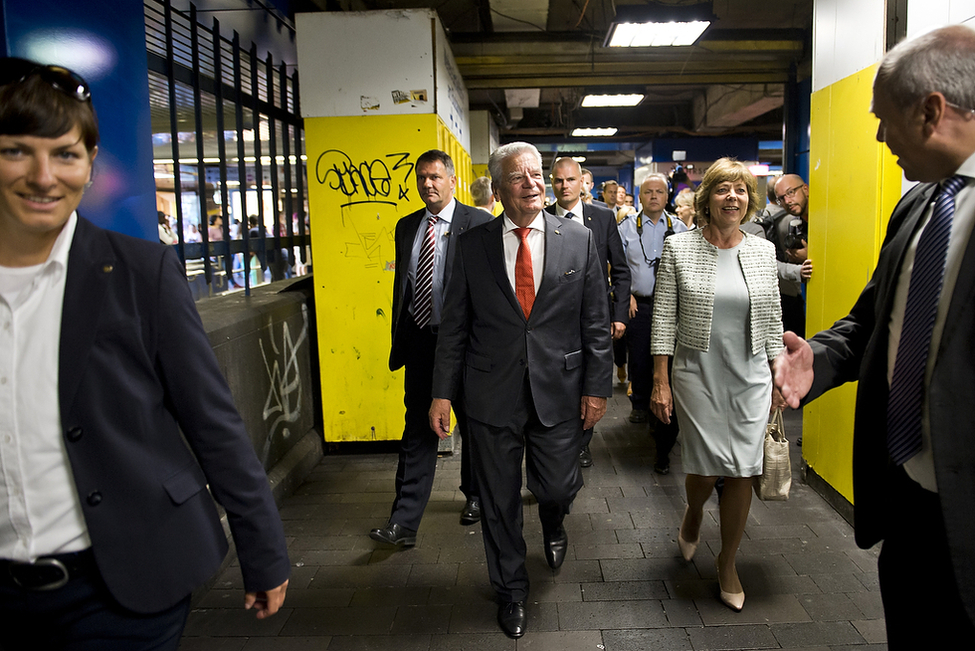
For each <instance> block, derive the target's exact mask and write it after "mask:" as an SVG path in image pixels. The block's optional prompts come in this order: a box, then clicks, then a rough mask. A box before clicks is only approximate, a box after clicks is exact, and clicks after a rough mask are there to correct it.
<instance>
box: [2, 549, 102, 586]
mask: <svg viewBox="0 0 975 651" xmlns="http://www.w3.org/2000/svg"><path fill="white" fill-rule="evenodd" d="M94 570H95V555H94V554H93V553H92V551H91V549H90V548H89V549H85V550H83V551H80V552H73V553H70V554H52V555H50V556H41V557H40V558H38V559H37V560H36V561H34V562H33V563H25V562H22V561H10V560H0V582H2V583H3V584H5V585H8V586H15V587H18V588H21V589H23V590H31V591H43V590H57V589H58V588H61V587H64V586H65V585H67V583H68V581H70V580H71V579H73V578H75V577H78V576H81V575H84V574H91V573H93V571H94Z"/></svg>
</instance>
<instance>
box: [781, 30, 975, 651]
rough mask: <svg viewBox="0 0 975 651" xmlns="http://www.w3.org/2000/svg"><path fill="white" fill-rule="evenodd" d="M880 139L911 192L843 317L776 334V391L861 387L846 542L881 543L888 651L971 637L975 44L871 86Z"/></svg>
mask: <svg viewBox="0 0 975 651" xmlns="http://www.w3.org/2000/svg"><path fill="white" fill-rule="evenodd" d="M872 110H873V113H874V114H875V115H876V116H877V117H878V118H879V119H880V126H879V128H878V130H877V140H879V141H880V142H885V143H887V146H888V148H889V149H890V151H891V153H893V154H894V155H895V156H897V157H898V161H897V163H898V164H899V165H900V166H901V167H902V168H903V169H904V175H905V176H906V177H907V178H908V179H909V180H912V181H920V182H921V183H920V184H918V185H917V186H915V187H914V188H913V189H911V190H910V191H909V192H908V193H907V194H906V195H904V197H903V198H902V199H901V201H900V203H899V204H898V205H897V207H896V208H895V209H894V213H893V214H892V215H891V218H890V222H889V224H888V226H887V236H886V239H885V240H884V244H883V247H882V248H881V250H880V259H879V260H878V261H877V268H876V271H875V272H874V275H873V278H871V280H870V282H869V283H867V286H866V288H864V290H863V293H862V294H860V298H859V299H858V300H857V302H856V304H855V305H854V306H853V309H852V310H851V312H850V314H849V315H848V316H846V317H844V318H842V319H840V320H839V321H837V322H836V323H835V324H833V327H832V328H830V329H829V330H826V331H824V332H821V333H819V334H817V335H815V336H814V337H812V338H811V339H810V340H809V342H808V343H807V342H805V341H804V340H802V339H800V338H799V337H798V336H796V335H795V334H794V333H791V332H787V333H785V337H784V340H785V344H786V351H785V352H783V353H782V354H781V355H780V356H779V358H778V359H776V361H775V383H776V385H777V386H778V387H779V388H780V390H781V391H782V395H783V397H784V398H785V399H786V400H787V401H788V403H789V404H790V405H791V406H792V407H798V406H799V405H800V404H801V401H802V402H808V401H810V400H812V399H814V398H816V397H818V396H819V395H821V394H823V393H824V392H826V391H827V390H829V389H831V388H833V387H835V386H838V385H840V384H843V383H844V382H850V381H853V380H858V381H859V384H858V386H857V399H856V417H855V421H854V430H853V496H854V517H855V524H856V539H857V543H858V544H859V545H860V546H861V547H864V548H867V547H870V546H872V545H874V544H876V543H877V542H879V541H880V540H883V547H882V549H881V551H880V561H879V575H880V592H881V596H882V597H883V602H884V616H885V617H886V620H887V644H888V647H889V648H890V649H892V650H898V649H905V650H907V649H921V648H924V647H925V646H929V645H930V644H931V641H932V628H931V627H932V625H933V626H935V627H936V629H937V637H938V639H944V640H959V642H958V644H963V645H967V644H971V641H972V639H973V638H975V624H973V622H975V518H972V513H971V510H972V505H973V504H975V419H973V410H972V388H973V387H975V349H973V345H975V239H973V238H972V229H973V224H975V31H972V30H971V29H970V28H968V27H962V26H960V25H955V26H951V27H945V28H942V29H938V30H935V31H932V32H928V33H927V34H924V35H922V36H919V37H917V38H915V39H913V40H911V41H907V42H904V43H901V44H899V45H898V46H897V47H895V48H894V49H892V50H891V51H890V52H888V53H887V55H886V56H885V57H884V59H883V60H882V61H881V63H880V66H879V68H878V70H877V76H876V79H875V80H874V86H873V107H872Z"/></svg>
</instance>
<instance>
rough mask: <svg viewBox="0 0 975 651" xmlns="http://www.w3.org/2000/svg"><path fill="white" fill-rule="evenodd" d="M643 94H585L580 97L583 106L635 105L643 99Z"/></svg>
mask: <svg viewBox="0 0 975 651" xmlns="http://www.w3.org/2000/svg"><path fill="white" fill-rule="evenodd" d="M643 97H644V96H643V95H638V94H633V95H586V96H585V97H583V98H582V106H583V108H589V107H593V106H636V105H637V104H639V103H640V102H642V101H643Z"/></svg>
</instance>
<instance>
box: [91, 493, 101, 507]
mask: <svg viewBox="0 0 975 651" xmlns="http://www.w3.org/2000/svg"><path fill="white" fill-rule="evenodd" d="M101 502H102V494H101V493H100V492H98V491H92V492H90V493H88V506H98V505H99V504H101Z"/></svg>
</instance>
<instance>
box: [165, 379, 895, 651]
mask: <svg viewBox="0 0 975 651" xmlns="http://www.w3.org/2000/svg"><path fill="white" fill-rule="evenodd" d="M628 413H629V402H628V400H627V399H626V396H625V394H624V392H623V391H622V388H621V387H619V386H618V387H617V395H616V396H615V397H614V398H613V399H612V400H611V401H610V408H609V412H608V413H607V416H606V417H605V418H604V419H603V421H602V422H601V423H600V424H599V425H597V427H596V432H597V433H596V437H595V439H594V441H593V445H592V450H593V455H594V457H595V465H594V466H593V467H592V468H590V469H587V470H584V471H583V473H584V476H585V480H586V486H585V487H584V488H583V489H582V491H581V492H580V493H579V496H578V498H577V499H576V502H575V505H574V508H573V512H572V514H571V515H570V516H569V517H568V518H567V520H566V528H567V531H568V533H569V550H568V554H567V556H566V561H565V564H564V565H563V566H562V568H561V570H559V571H557V572H553V571H552V570H551V569H549V568H548V566H547V565H546V564H545V560H544V558H543V556H542V535H541V528H540V525H539V523H538V516H537V508H536V506H535V504H534V500H533V499H532V497H531V495H530V494H529V493H528V492H527V491H525V493H524V499H525V539H526V541H527V543H528V550H529V556H528V569H529V573H530V576H531V581H532V587H531V596H530V600H529V630H528V633H527V634H526V635H525V637H523V638H522V639H521V640H518V641H514V640H509V639H508V638H506V637H505V636H504V635H503V634H502V633H501V632H500V631H499V630H498V627H497V624H496V622H495V614H496V605H495V602H494V598H493V594H492V591H491V588H490V585H489V583H488V577H487V570H486V567H485V563H484V549H483V546H482V541H481V534H480V527H479V526H478V525H476V526H473V527H463V526H461V525H460V524H459V523H458V517H459V512H460V509H461V507H462V506H463V504H464V497H463V495H462V494H461V493H460V491H459V490H457V489H456V486H457V484H458V482H459V471H460V461H459V458H458V457H456V456H455V457H446V458H442V459H441V461H440V465H439V468H438V470H437V473H438V474H437V480H436V484H435V486H434V493H433V496H432V498H431V500H430V504H429V505H428V507H427V510H426V514H425V517H424V520H423V525H422V527H421V529H420V532H419V539H418V543H417V546H416V547H415V548H413V549H409V550H405V551H392V550H390V549H387V548H386V547H384V546H382V545H380V544H379V543H375V542H373V541H372V540H370V539H369V537H368V535H367V534H368V532H369V529H371V528H373V527H377V526H380V525H381V524H383V523H384V522H385V520H386V517H387V515H388V512H389V506H390V503H391V500H392V490H393V475H394V472H395V469H396V456H395V454H391V453H378V454H341V453H339V454H333V455H330V456H328V457H326V458H325V459H324V460H323V461H322V463H321V464H320V465H319V466H318V467H317V468H316V469H315V470H314V471H313V472H312V474H311V475H310V476H309V477H308V480H307V481H306V482H305V484H304V485H303V486H302V487H301V488H300V489H299V490H298V493H297V494H296V495H295V496H293V497H290V498H288V499H287V500H286V501H285V502H284V505H283V507H282V510H281V515H282V517H283V518H284V524H285V531H286V533H287V534H288V536H289V543H290V549H291V560H292V563H293V565H294V571H293V574H292V577H291V584H290V587H289V589H288V598H287V602H286V604H285V608H283V609H282V611H281V612H279V613H278V614H277V615H276V616H274V617H272V618H270V619H268V620H266V621H262V622H258V621H257V620H255V619H254V617H253V614H252V613H250V612H246V611H244V610H243V609H242V608H241V607H240V604H241V602H242V600H243V591H242V589H241V588H242V586H241V580H240V574H239V572H238V571H237V569H236V567H231V568H230V569H229V570H228V571H227V572H225V574H224V575H223V576H221V577H220V578H219V579H218V581H217V583H216V585H215V586H214V588H213V589H212V590H211V591H210V592H209V593H207V594H206V595H205V597H204V598H203V599H202V601H201V602H200V603H199V604H198V606H197V608H195V609H194V610H193V612H192V613H191V614H190V618H189V622H188V625H187V627H186V632H185V635H184V638H183V642H182V645H181V647H180V648H181V649H183V650H185V651H190V650H196V649H201V650H207V651H222V650H246V651H258V650H264V649H280V650H282V651H284V650H296V651H297V650H311V649H314V650H316V651H318V650H326V649H327V650H328V651H336V650H342V651H353V650H367V649H383V650H387V649H389V650H393V651H428V650H429V651H434V650H436V651H441V650H442V651H459V650H472V651H474V650H477V651H482V650H483V651H488V650H494V649H505V650H515V649H524V650H527V649H536V650H541V651H548V650H552V651H599V650H605V651H637V650H643V649H648V650H649V649H653V650H654V651H670V650H680V649H693V650H704V649H779V648H783V649H795V650H804V651H826V650H840V649H886V643H885V641H886V637H885V633H884V622H883V609H882V607H881V601H880V593H879V588H878V585H877V558H876V557H877V551H876V550H875V549H874V550H870V551H862V550H859V549H857V547H856V545H855V544H854V542H853V530H852V528H851V527H850V526H849V525H848V524H847V523H846V522H845V521H844V520H843V519H842V518H841V517H839V516H838V515H837V514H836V513H835V512H834V511H833V510H832V509H831V508H830V506H829V505H827V504H826V502H824V501H823V500H822V499H821V498H820V497H819V496H818V495H817V494H816V493H814V492H813V491H812V490H811V489H809V488H808V487H806V486H804V485H802V484H801V483H799V482H798V475H797V474H796V479H795V481H794V483H793V488H792V495H791V498H790V499H789V501H787V502H773V503H765V502H760V501H758V499H755V500H753V502H752V509H751V515H750V517H749V522H748V526H747V528H746V530H745V539H744V540H743V542H742V545H741V551H740V553H739V556H738V571H739V575H740V576H741V580H742V584H743V585H744V588H745V593H746V595H747V600H746V603H745V608H744V610H743V611H742V612H741V613H734V612H732V611H731V610H729V609H728V608H726V607H724V606H723V605H722V604H721V603H720V602H719V601H718V599H717V590H718V589H717V580H716V578H715V570H714V555H715V554H716V553H717V551H718V544H719V543H718V529H717V522H716V519H715V518H716V515H717V512H716V511H717V500H716V498H715V497H714V496H712V498H711V501H710V502H709V503H708V506H707V511H708V513H707V515H706V518H705V527H704V530H703V532H702V545H701V547H700V548H699V549H698V553H697V555H696V556H695V558H694V561H693V562H692V563H684V562H683V560H682V559H681V558H680V555H679V552H678V549H677V542H676V537H677V527H678V525H679V524H680V517H681V514H682V513H683V510H684V503H685V500H684V490H683V474H682V473H681V465H680V446H679V444H678V447H677V449H675V451H674V455H673V463H672V472H671V474H669V475H667V476H660V475H657V474H654V472H653V469H652V466H653V458H654V450H653V443H652V440H651V437H650V435H649V433H648V430H647V427H646V426H645V425H642V426H640V425H632V424H630V423H629V422H628V421H627V419H626V417H627V415H628ZM800 422H801V420H800V419H799V415H798V414H791V415H790V414H787V421H786V424H787V431H788V433H789V436H790V439H792V440H793V441H794V440H795V438H796V437H797V436H798V433H799V424H800ZM799 453H800V450H799V448H797V447H795V445H794V444H793V460H794V462H795V465H798V458H799Z"/></svg>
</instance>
